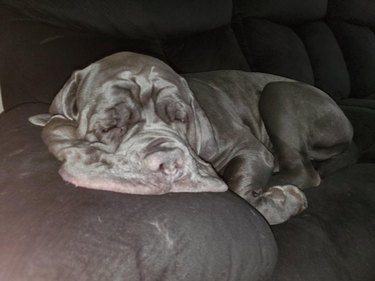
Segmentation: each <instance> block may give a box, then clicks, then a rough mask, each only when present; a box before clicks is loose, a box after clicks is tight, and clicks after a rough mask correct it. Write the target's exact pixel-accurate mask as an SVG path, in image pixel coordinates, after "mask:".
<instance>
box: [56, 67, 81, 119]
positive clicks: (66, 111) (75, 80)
mask: <svg viewBox="0 0 375 281" xmlns="http://www.w3.org/2000/svg"><path fill="white" fill-rule="evenodd" d="M81 77H82V75H81V71H80V70H79V71H75V72H74V73H73V74H72V76H71V77H70V78H69V79H68V81H66V82H65V84H64V86H63V87H62V88H61V90H60V91H59V92H58V94H57V95H56V97H55V98H54V100H53V101H52V104H51V106H50V108H49V112H50V114H52V115H62V116H64V117H65V118H67V119H68V120H77V118H78V111H79V110H78V105H77V94H78V91H79V89H78V87H79V83H80V80H81Z"/></svg>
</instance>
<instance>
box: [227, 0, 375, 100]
mask: <svg viewBox="0 0 375 281" xmlns="http://www.w3.org/2000/svg"><path fill="white" fill-rule="evenodd" d="M233 2H234V8H233V28H234V30H235V33H236V36H237V38H238V41H239V42H240V45H241V48H242V50H243V52H244V54H245V56H246V59H247V61H248V63H249V65H250V68H251V69H252V70H253V71H261V72H269V73H273V74H278V75H282V76H287V77H290V78H293V79H297V80H301V81H304V82H308V83H311V84H314V85H316V86H317V87H319V88H321V89H323V90H324V91H326V92H327V93H329V94H330V95H331V96H332V97H333V98H334V99H336V100H339V99H343V98H346V97H349V96H352V97H366V96H369V95H371V94H374V93H375V91H374V90H375V79H373V78H372V77H374V74H375V73H374V72H375V35H374V32H373V30H372V29H371V26H374V24H375V2H373V1H371V0H344V1H343V0H303V1H302V0H285V1H275V0H234V1H233Z"/></svg>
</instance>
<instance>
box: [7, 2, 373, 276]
mask: <svg viewBox="0 0 375 281" xmlns="http://www.w3.org/2000/svg"><path fill="white" fill-rule="evenodd" d="M374 28H375V4H374V2H373V1H370V0H357V1H354V0H344V1H342V0H287V1H276V0H233V1H231V0H218V1H212V0H204V1H172V0H162V1H158V2H156V1H144V0H142V1H132V0H114V1H106V2H105V1H98V0H89V1H73V0H67V1H58V0H53V1H32V0H17V1H15V0H0V36H1V37H0V38H1V40H0V83H1V85H2V95H3V100H4V108H5V112H4V113H1V114H0V128H1V133H0V155H1V158H0V280H7V281H19V280H27V281H34V280H48V281H49V280H77V281H78V280H90V281H95V280H124V281H137V280H150V281H151V280H152V281H156V280H162V281H167V280H170V281H180V280H181V281H182V280H189V281H190V280H191V281H219V280H233V281H240V280H246V281H250V280H272V281H316V280H320V281H336V280H337V281H349V280H350V281H372V280H375V262H374V261H375V96H374V93H375V80H374V79H373V77H374V74H375V73H374V72H375V34H374V31H373V30H374ZM117 51H134V52H139V53H144V54H149V55H153V56H155V57H158V58H160V59H162V60H164V61H165V62H167V63H168V64H169V65H171V66H172V67H173V68H174V69H175V70H176V71H177V72H180V73H189V72H202V71H209V70H217V69H238V70H244V71H259V72H267V73H273V74H278V75H282V76H286V77H290V78H294V79H297V80H301V81H304V82H307V83H310V84H314V85H316V86H317V87H319V88H321V89H322V90H324V91H326V92H327V93H328V94H329V95H330V96H331V97H332V98H333V99H335V101H336V102H337V103H338V104H339V105H340V106H341V107H342V109H343V110H344V112H345V114H346V115H347V116H348V117H349V119H350V121H351V122H352V124H353V127H354V131H355V142H356V144H357V146H358V148H359V151H360V159H359V161H358V163H357V164H355V165H353V166H350V167H347V168H345V169H343V170H340V171H338V172H336V173H334V174H332V175H329V176H327V177H326V178H324V179H323V182H322V184H321V185H320V186H319V187H317V188H313V189H309V190H306V191H305V193H306V196H307V198H308V201H309V208H308V209H307V210H306V211H305V212H303V213H302V214H300V215H299V216H297V217H294V218H292V219H291V220H290V221H288V222H286V223H283V224H280V225H277V226H273V227H272V228H270V227H269V226H268V225H267V223H266V222H265V221H264V219H263V218H262V217H261V216H260V215H259V214H258V213H257V212H256V211H255V210H254V209H253V208H252V207H251V206H250V205H248V204H247V203H246V202H244V201H243V200H242V199H240V198H239V197H237V196H236V195H234V194H233V193H231V192H225V193H201V194H182V193H181V194H166V195H161V196H137V195H126V194H117V193H111V192H104V191H94V190H87V189H82V188H77V187H73V186H72V185H69V184H67V183H64V182H63V181H62V180H61V178H60V177H59V175H58V174H57V170H58V166H59V163H58V162H57V160H55V159H54V158H53V157H52V156H51V155H50V154H49V153H48V151H47V149H46V147H45V146H44V145H43V143H42V141H41V139H40V132H41V130H40V128H38V127H33V126H32V125H31V124H29V123H28V121H27V117H29V116H31V115H34V114H37V113H44V112H46V111H47V108H48V104H49V103H50V102H51V100H52V98H53V97H54V95H55V94H56V93H57V91H58V90H59V89H60V87H61V86H62V85H63V83H64V82H65V80H66V79H67V78H68V77H69V76H70V74H71V72H72V71H73V70H74V69H78V68H82V67H84V66H86V65H87V64H89V63H90V62H93V61H95V60H97V59H99V58H101V57H103V56H105V55H108V54H111V53H114V52H117Z"/></svg>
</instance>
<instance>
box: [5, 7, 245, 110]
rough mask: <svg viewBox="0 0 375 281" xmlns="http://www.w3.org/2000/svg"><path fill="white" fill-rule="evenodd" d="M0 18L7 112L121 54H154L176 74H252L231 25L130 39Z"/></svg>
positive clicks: (47, 96)
mask: <svg viewBox="0 0 375 281" xmlns="http://www.w3.org/2000/svg"><path fill="white" fill-rule="evenodd" d="M64 3H65V2H64ZM0 15H1V18H0V21H1V24H0V36H1V37H2V38H6V40H1V41H0V61H1V62H2V63H1V64H0V81H1V84H2V93H3V98H4V107H5V108H10V107H13V106H15V105H17V104H20V103H24V102H44V103H50V102H51V101H52V99H53V97H54V96H55V95H56V93H57V92H58V90H59V89H60V88H61V87H62V85H63V84H64V82H65V81H66V80H67V78H68V77H69V76H70V74H71V73H72V72H73V71H74V70H76V69H80V68H83V67H85V66H86V65H88V64H89V63H91V62H94V61H96V60H98V59H99V58H102V57H104V56H107V55H109V54H112V53H115V52H119V51H133V52H139V53H143V54H147V55H152V56H154V57H157V58H159V59H161V60H164V61H167V62H168V63H169V64H170V65H172V66H173V67H174V68H175V70H177V71H178V72H195V71H199V72H202V71H209V70H219V69H238V70H249V67H248V64H247V62H246V59H245V58H244V56H243V54H242V52H241V50H240V48H239V46H238V43H237V41H236V39H235V36H234V34H233V31H232V29H231V28H230V26H228V25H226V26H223V27H220V28H217V29H215V30H212V31H210V32H202V33H197V34H194V35H191V36H187V37H181V38H170V39H165V40H161V39H152V40H151V39H127V38H117V37H110V36H107V35H102V34H98V33H93V32H91V31H90V32H89V30H86V31H85V30H77V29H75V30H69V29H66V28H62V27H56V26H53V25H49V24H45V23H44V22H43V21H41V20H40V19H39V20H38V19H33V18H30V16H28V15H23V14H21V13H19V12H18V13H17V12H15V11H14V10H12V9H10V8H8V7H5V6H4V5H1V4H0ZM40 17H41V16H40ZM36 62H38V63H36ZM51 70H54V71H51ZM41 79H43V83H41V82H40V81H41Z"/></svg>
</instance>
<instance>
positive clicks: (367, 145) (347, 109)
mask: <svg viewBox="0 0 375 281" xmlns="http://www.w3.org/2000/svg"><path fill="white" fill-rule="evenodd" d="M340 107H341V109H342V110H343V111H344V113H345V115H346V116H347V117H348V118H349V120H350V122H351V123H352V125H353V127H354V142H355V143H356V144H357V145H358V147H359V150H360V153H361V155H360V161H364V162H373V163H375V157H374V156H375V153H374V148H375V142H374V140H375V122H374V121H375V109H371V108H368V107H364V106H362V105H359V106H356V105H345V104H344V105H340Z"/></svg>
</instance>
